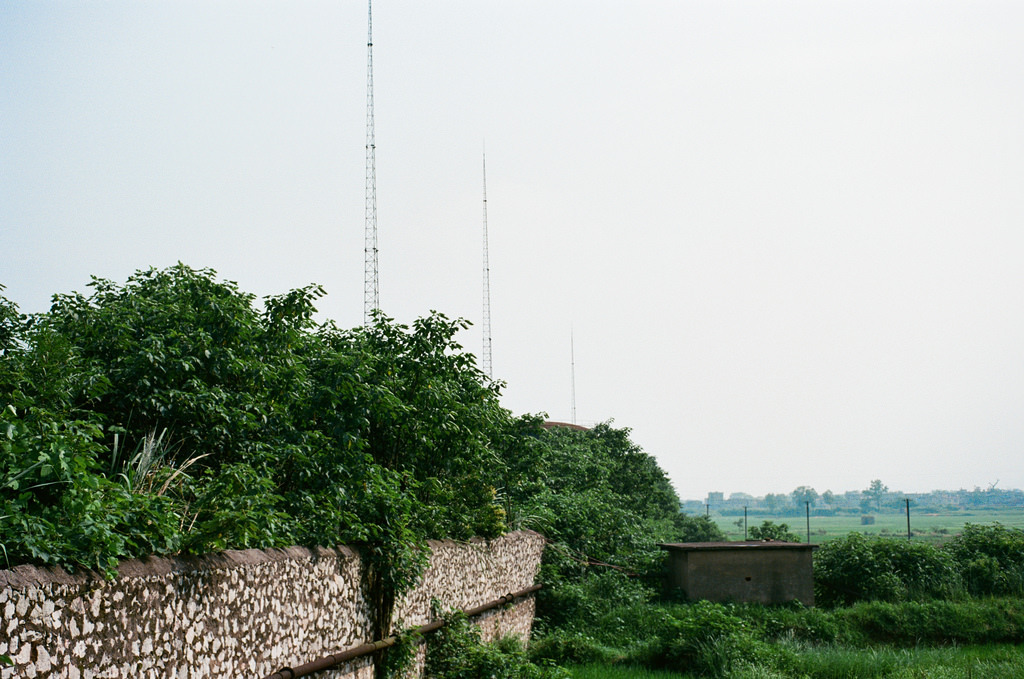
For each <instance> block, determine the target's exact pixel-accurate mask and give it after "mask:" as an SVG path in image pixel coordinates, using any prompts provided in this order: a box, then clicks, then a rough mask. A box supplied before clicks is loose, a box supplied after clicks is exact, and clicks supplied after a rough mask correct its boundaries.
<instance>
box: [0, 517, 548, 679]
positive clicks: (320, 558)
mask: <svg viewBox="0 0 1024 679" xmlns="http://www.w3.org/2000/svg"><path fill="white" fill-rule="evenodd" d="M543 545H544V539H543V538H542V537H541V536H540V535H538V534H536V533H532V532H529V531H523V532H518V533H510V534H509V535H506V536H504V537H502V538H499V539H496V540H491V541H489V542H486V541H483V540H474V541H471V542H469V543H455V542H450V541H443V542H431V543H430V546H431V550H432V556H431V561H430V567H429V569H428V570H427V572H426V573H425V574H424V577H423V581H422V582H421V584H420V585H419V586H418V587H417V588H416V589H415V590H413V591H412V592H410V593H409V595H407V596H406V597H405V598H404V599H403V600H402V601H400V602H399V605H398V606H397V610H396V616H395V618H396V620H397V621H400V622H401V623H402V624H403V625H405V626H413V625H419V624H422V623H424V622H427V621H428V619H429V607H430V601H431V599H434V598H436V599H438V600H440V601H441V602H442V604H443V605H444V606H445V607H447V608H463V609H464V608H472V607H475V606H480V605H482V604H485V603H487V602H489V601H492V600H495V599H497V598H499V597H501V596H503V595H505V594H508V593H510V592H516V591H519V590H521V589H525V588H526V587H529V586H530V585H532V584H533V580H534V576H535V575H536V573H537V569H538V568H539V566H540V554H541V551H542V549H543ZM360 583H361V562H360V559H359V555H358V553H357V552H356V551H354V550H351V549H348V548H344V547H342V548H338V549H315V550H309V549H305V548H300V547H293V548H290V549H285V550H268V551H261V550H245V551H228V552H223V553H220V554H214V555H210V556H205V557H197V558H149V559H145V560H141V561H128V562H124V563H123V564H121V566H120V568H119V576H118V577H117V578H115V579H113V580H105V579H103V578H102V577H101V576H98V575H96V574H93V573H75V574H69V573H67V572H65V571H64V570H61V569H57V568H54V569H50V568H45V569H40V568H34V567H31V566H19V567H17V568H15V569H13V570H10V571H0V613H2V620H0V654H7V655H9V656H10V657H11V658H12V659H13V660H14V661H15V663H16V664H15V667H5V668H3V669H0V679H8V678H9V677H19V678H20V677H68V678H70V679H93V678H96V679H99V678H100V677H133V678H134V677H153V678H157V677H159V678H161V679H162V678H164V677H176V678H178V679H195V678H199V677H220V676H231V677H254V678H256V679H259V678H260V677H264V676H266V675H268V674H270V673H271V672H273V671H275V670H277V669H280V668H282V667H286V666H295V665H300V664H302V663H305V662H309V661H311V660H315V659H317V658H319V657H321V656H324V655H327V654H328V653H331V652H334V651H338V650H344V649H346V648H350V647H352V646H357V645H359V644H361V643H364V642H366V641H372V639H371V638H370V619H369V609H368V606H367V602H366V600H365V599H364V596H363V591H362V588H361V585H360ZM533 610H534V609H533V599H532V597H531V598H526V599H523V600H521V601H519V602H518V603H517V604H516V605H514V606H512V607H511V608H508V609H504V610H502V609H499V610H496V611H494V612H492V613H490V614H485V615H483V616H480V619H479V620H478V623H479V624H480V625H481V629H482V630H483V633H484V636H485V638H492V637H494V636H498V635H501V634H506V633H515V634H519V635H521V636H523V637H527V636H528V635H529V631H530V627H531V624H532V621H533ZM320 676H321V677H358V678H359V679H363V678H364V677H371V676H372V667H371V665H370V661H369V659H367V658H364V659H360V660H357V661H355V662H354V663H352V664H350V665H349V666H347V667H343V668H340V669H338V670H334V671H331V672H325V673H322V674H321V675H320Z"/></svg>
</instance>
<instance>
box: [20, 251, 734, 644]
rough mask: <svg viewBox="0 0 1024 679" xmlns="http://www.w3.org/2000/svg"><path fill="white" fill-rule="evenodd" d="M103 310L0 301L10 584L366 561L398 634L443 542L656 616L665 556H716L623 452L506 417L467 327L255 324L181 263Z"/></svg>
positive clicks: (140, 281) (265, 320)
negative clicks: (282, 557)
mask: <svg viewBox="0 0 1024 679" xmlns="http://www.w3.org/2000/svg"><path fill="white" fill-rule="evenodd" d="M89 288H90V293H89V294H80V293H72V294H62V295H56V296H55V297H54V300H53V305H52V307H51V309H50V311H49V312H47V313H44V314H38V315H33V316H25V315H23V314H21V313H19V311H18V309H17V307H16V306H15V305H14V304H13V303H11V302H10V301H8V300H6V299H4V298H3V297H0V408H2V409H0V547H2V551H3V557H4V559H5V560H6V563H7V564H17V563H26V562H28V563H41V564H60V565H64V566H66V567H71V568H75V567H83V566H84V567H90V568H98V569H100V570H105V571H107V572H108V573H109V572H112V571H113V568H114V567H115V566H116V564H117V562H118V560H120V559H124V558H131V557H140V556H143V555H147V554H176V553H203V552H208V551H212V550H221V549H227V548H248V547H260V548H263V547H278V546H285V545H290V544H308V545H327V546H330V545H334V544H338V543H347V544H354V545H361V546H362V547H363V550H364V554H365V555H366V556H367V558H368V559H369V564H370V569H369V573H368V583H367V585H368V586H369V588H370V591H371V593H372V594H373V600H374V602H375V604H374V605H375V607H376V611H375V613H376V615H375V619H376V620H377V623H378V633H383V632H384V631H385V630H388V629H389V628H390V611H391V604H392V603H393V601H394V600H395V597H397V596H398V595H399V594H401V593H402V592H403V591H405V590H406V589H408V588H409V587H411V586H412V585H413V584H414V583H415V581H416V579H417V578H418V577H419V574H420V573H421V571H422V569H423V567H424V564H425V563H426V558H427V552H426V540H427V539H428V538H455V539H465V538H469V537H471V536H484V537H492V536H496V535H500V534H501V533H502V532H504V531H505V530H506V529H507V527H509V526H512V527H515V528H534V529H537V530H539V531H541V532H543V533H544V534H545V535H547V536H548V537H549V538H550V540H551V541H552V549H550V550H548V559H547V561H546V563H545V566H544V575H543V578H544V581H545V582H547V583H548V584H549V585H558V584H560V583H569V584H571V583H574V582H577V581H578V582H585V581H586V580H587V579H588V578H594V580H593V583H591V585H592V584H594V583H598V584H600V583H604V584H605V585H607V586H609V587H613V588H614V587H617V586H618V585H617V584H613V583H611V581H610V580H608V576H607V575H606V574H605V573H604V572H605V571H611V572H612V573H613V575H612V576H610V577H612V578H619V579H622V580H623V581H628V580H629V579H630V578H636V577H639V578H641V579H643V580H645V581H646V582H647V583H648V585H647V589H645V590H644V591H645V596H648V597H649V596H650V595H651V594H652V593H653V589H651V588H650V584H651V583H652V582H653V579H654V577H655V576H656V574H657V573H658V571H659V569H660V562H661V556H662V555H661V551H660V550H659V549H658V547H657V542H658V541H662V540H671V541H678V540H685V539H700V537H702V536H712V537H716V536H719V535H720V534H719V533H718V531H717V529H716V528H715V527H714V525H713V524H711V523H710V522H709V521H707V520H706V519H690V518H688V517H685V516H683V515H682V514H681V513H680V512H679V499H678V497H677V496H676V494H675V492H674V490H673V489H672V487H671V485H670V483H669V481H668V479H667V478H666V477H665V475H664V473H663V472H662V470H661V469H660V468H659V467H658V465H657V464H656V462H655V461H654V459H653V458H651V457H650V456H649V455H647V454H646V453H644V452H643V451H641V450H640V449H639V448H637V447H636V446H635V445H634V444H633V443H632V442H630V440H629V437H628V431H627V430H621V429H615V428H613V427H611V426H610V425H607V424H605V425H599V426H598V427H596V428H594V429H593V430H590V431H575V430H568V429H553V430H545V429H544V428H543V427H542V420H541V418H539V417H533V416H525V417H521V418H514V417H513V416H512V415H511V414H510V413H509V412H508V411H507V410H505V409H504V408H502V407H501V405H500V403H499V396H500V388H501V384H500V383H498V382H494V381H492V380H490V379H488V378H487V377H486V376H485V375H484V374H483V373H482V372H481V371H480V370H479V369H478V368H477V367H476V364H475V359H474V357H473V356H472V355H471V354H469V353H466V352H465V351H463V350H462V348H461V347H460V346H459V345H458V343H457V342H456V341H455V336H456V334H457V333H458V332H459V331H460V330H462V329H464V328H465V327H466V326H467V325H468V324H467V323H465V322H464V321H452V320H449V319H448V318H446V317H445V316H443V315H441V314H437V313H434V314H431V315H429V316H427V317H425V318H421V319H419V320H417V321H416V322H415V323H413V324H412V325H411V326H405V325H401V324H398V323H395V322H394V321H393V320H391V319H389V318H387V317H385V316H383V315H378V316H376V318H375V319H374V322H373V323H372V324H370V325H369V326H368V327H365V328H357V329H353V330H342V329H339V328H337V327H335V326H334V325H333V324H330V323H327V324H317V323H315V322H314V321H313V316H314V312H315V308H314V303H315V302H316V300H317V299H318V298H319V297H320V296H321V295H322V294H323V291H322V290H321V289H320V288H319V287H318V286H308V287H305V288H300V289H297V290H293V291H291V292H288V293H285V294H283V295H279V296H273V297H267V298H265V299H264V300H262V304H261V305H257V304H256V300H255V299H254V297H253V296H252V295H250V294H247V293H244V292H242V291H240V290H239V289H238V288H237V286H236V285H235V284H234V283H232V282H230V281H221V280H218V279H217V278H216V275H215V273H214V272H212V271H209V270H195V269H191V268H189V267H187V266H184V265H181V264H179V265H177V266H175V267H171V268H169V269H165V270H156V269H150V270H146V271H139V272H137V273H136V274H134V275H133V276H131V277H130V278H129V279H128V281H127V282H126V283H124V284H123V285H122V284H117V283H114V282H112V281H108V280H102V279H93V280H92V282H91V283H90V284H89ZM258 307H261V308H258ZM591 585H587V584H584V585H581V586H591ZM555 589H557V587H556V588H555ZM554 596H555V597H556V598H557V596H559V595H557V594H556V595H554ZM566 596H570V597H571V596H572V595H571V594H570V595H566Z"/></svg>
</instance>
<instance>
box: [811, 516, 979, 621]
mask: <svg viewBox="0 0 1024 679" xmlns="http://www.w3.org/2000/svg"><path fill="white" fill-rule="evenodd" d="M814 590H815V599H816V601H817V602H818V603H819V604H820V605H824V606H836V605H849V604H852V603H855V602H858V601H903V600H907V599H926V598H932V597H956V596H957V595H958V593H959V592H960V591H961V587H960V575H959V572H958V570H957V568H956V563H955V561H954V559H953V558H952V557H951V555H950V554H949V553H947V552H945V551H943V550H942V549H939V548H937V547H934V546H932V545H930V544H925V543H919V542H910V541H907V540H897V539H892V538H877V539H872V538H867V537H865V536H864V535H862V534H860V533H850V534H848V535H846V536H844V537H841V538H837V539H835V540H830V541H829V542H826V543H825V544H824V545H822V546H821V547H820V548H819V549H818V552H817V553H816V554H815V555H814Z"/></svg>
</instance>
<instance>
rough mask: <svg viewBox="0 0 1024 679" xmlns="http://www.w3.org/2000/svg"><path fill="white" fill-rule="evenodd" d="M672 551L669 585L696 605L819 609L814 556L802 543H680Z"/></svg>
mask: <svg viewBox="0 0 1024 679" xmlns="http://www.w3.org/2000/svg"><path fill="white" fill-rule="evenodd" d="M659 546H660V547H661V548H662V549H664V550H665V551H667V552H668V560H667V573H666V585H667V586H668V588H669V589H670V590H671V589H677V588H678V589H680V590H682V592H683V595H684V596H685V597H686V598H687V599H688V600H690V601H697V600H700V599H706V600H707V601H721V602H727V601H733V602H737V603H739V602H751V603H760V604H783V603H789V602H790V601H793V600H794V599H795V600H797V601H800V602H802V603H803V604H805V605H807V606H813V605H814V572H813V571H812V569H811V558H812V557H811V555H812V554H813V550H815V549H817V547H818V546H817V545H809V544H803V543H800V542H774V541H760V540H757V541H748V542H678V543H667V544H662V545H659Z"/></svg>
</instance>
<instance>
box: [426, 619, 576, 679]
mask: <svg viewBox="0 0 1024 679" xmlns="http://www.w3.org/2000/svg"><path fill="white" fill-rule="evenodd" d="M444 618H445V622H446V625H445V626H444V627H442V628H441V629H439V630H437V631H436V632H434V633H433V634H431V635H430V637H428V639H427V653H426V666H425V668H424V677H425V679H464V678H465V677H491V678H492V679H567V678H568V677H569V673H568V672H566V671H565V670H563V669H561V668H558V667H554V666H552V665H550V664H536V663H534V662H531V661H530V660H529V658H527V656H526V653H525V651H524V650H523V647H522V644H521V643H520V642H519V640H518V639H516V638H513V637H506V638H504V639H501V640H500V641H498V642H496V643H493V644H485V643H483V642H481V641H480V630H479V629H478V628H477V627H475V626H474V625H472V624H470V622H469V621H468V620H467V619H466V616H465V615H463V614H462V613H451V614H447V615H445V616H444Z"/></svg>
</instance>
